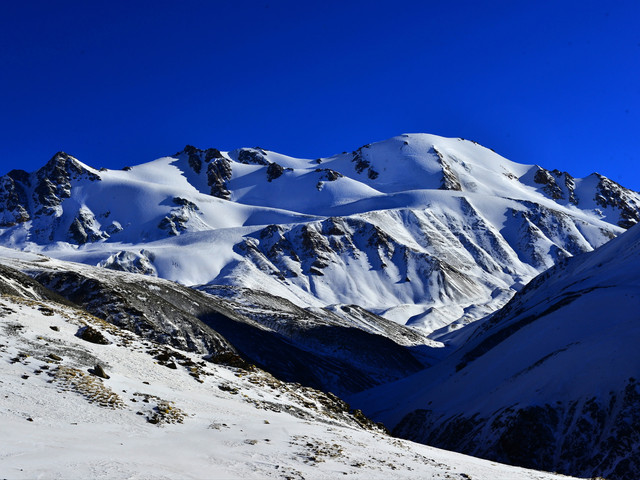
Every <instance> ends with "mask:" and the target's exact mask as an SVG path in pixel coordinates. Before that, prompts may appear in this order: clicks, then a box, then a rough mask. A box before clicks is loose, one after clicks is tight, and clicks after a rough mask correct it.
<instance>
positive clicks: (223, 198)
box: [0, 134, 640, 339]
mask: <svg viewBox="0 0 640 480" xmlns="http://www.w3.org/2000/svg"><path fill="white" fill-rule="evenodd" d="M639 212H640V196H639V195H638V194H637V193H635V192H632V191H629V190H627V189H625V188H623V187H621V186H620V185H618V184H615V183H614V182H611V181H610V180H608V179H606V178H605V177H602V176H600V175H598V174H593V175H591V176H589V177H587V178H585V179H578V178H573V177H571V175H569V174H568V173H566V172H559V171H557V170H552V171H548V170H545V169H542V168H541V167H538V166H535V165H521V164H518V163H515V162H512V161H510V160H507V159H505V158H503V157H501V156H500V155H498V154H496V153H495V152H493V151H491V150H489V149H486V148H484V147H482V146H480V145H477V144H475V143H473V142H469V141H465V140H462V139H450V138H442V137H437V136H433V135H426V134H410V135H409V134H407V135H401V136H398V137H394V138H391V139H389V140H385V141H383V142H378V143H374V144H370V145H366V146H364V147H361V148H359V149H357V150H355V151H353V152H349V153H343V154H339V155H335V156H332V157H329V158H319V159H314V160H311V159H297V158H292V157H288V156H285V155H282V154H278V153H275V152H271V151H267V150H264V149H261V148H241V149H238V150H234V151H231V152H220V151H218V150H216V149H207V150H199V149H197V148H195V147H190V146H188V147H186V148H185V149H184V150H183V151H181V152H178V153H177V154H176V155H174V156H171V157H164V158H160V159H158V160H155V161H153V162H149V163H146V164H142V165H138V166H133V167H130V168H129V167H127V168H125V169H124V170H122V171H113V170H104V169H101V170H95V169H93V168H91V167H88V166H87V165H84V164H82V163H81V162H79V161H78V160H77V159H75V158H73V157H71V156H69V155H67V154H64V153H59V154H57V155H56V156H54V157H53V158H52V159H51V160H50V161H49V162H48V163H47V164H46V165H45V166H44V167H43V168H42V169H40V170H38V171H37V172H33V173H31V174H29V173H27V172H22V171H12V172H10V173H9V174H7V175H6V176H4V177H2V178H1V179H0V243H1V244H2V245H4V246H8V247H12V248H19V249H23V250H30V251H35V252H44V253H46V254H47V255H50V256H53V257H56V258H60V259H65V260H72V261H77V262H83V263H88V264H93V265H101V266H105V267H109V268H115V269H120V270H128V271H135V272H139V273H145V274H149V275H157V276H160V277H163V278H167V279H170V280H174V281H178V282H180V283H182V284H186V285H205V284H213V285H216V284H225V285H234V286H239V287H248V288H253V289H261V290H264V291H269V292H272V293H274V294H276V295H278V296H281V297H284V298H287V299H289V300H290V301H292V302H294V303H296V304H298V305H301V306H308V307H315V308H318V307H327V306H333V305H336V306H337V307H339V306H340V305H345V304H346V305H349V304H357V305H360V306H362V307H364V308H367V309H369V310H371V311H373V312H374V313H377V314H380V315H383V316H385V317H386V318H388V319H391V320H394V321H396V322H398V323H401V324H409V325H411V326H413V327H415V328H420V329H422V330H423V331H424V332H427V333H433V337H434V338H436V339H437V338H439V337H440V336H442V335H443V334H446V333H447V332H448V331H450V330H454V329H456V328H459V327H460V326H461V325H465V324H467V323H469V322H472V321H474V320H477V319H479V318H482V317H484V316H485V315H486V314H488V313H491V312H493V311H495V310H496V309H497V308H499V307H501V306H502V305H504V304H505V303H506V301H508V299H509V298H510V297H511V296H512V295H513V293H514V292H515V291H517V290H518V289H519V288H521V287H522V285H524V284H526V283H527V282H528V281H529V280H530V279H531V278H533V277H534V276H535V275H537V274H538V273H540V272H542V271H544V270H545V269H546V268H549V267H550V266H552V265H553V264H555V263H556V262H557V261H559V260H561V259H563V258H565V257H567V256H571V255H575V254H578V253H582V252H585V251H590V250H592V249H593V248H596V247H598V246H600V245H602V244H604V243H605V242H607V241H608V240H610V239H611V238H613V237H615V236H616V235H618V234H619V233H621V232H622V231H624V228H627V227H629V226H631V225H633V224H635V223H636V222H637V221H638V220H639V219H640V213H639ZM332 308H334V307H332Z"/></svg>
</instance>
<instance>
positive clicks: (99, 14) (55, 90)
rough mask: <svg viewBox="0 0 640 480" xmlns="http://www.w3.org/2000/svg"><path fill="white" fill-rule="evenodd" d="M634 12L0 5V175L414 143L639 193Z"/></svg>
mask: <svg viewBox="0 0 640 480" xmlns="http://www.w3.org/2000/svg"><path fill="white" fill-rule="evenodd" d="M639 25H640V2H638V1H637V0H633V1H615V2H604V1H598V2H594V1H588V0H587V1H571V2H569V1H562V0H559V1H544V0H538V1H535V2H533V1H532V2H527V1H488V2H477V1H460V2H455V1H452V0H449V1H416V2H408V1H401V0H398V1H390V2H376V1H368V2H350V1H328V0H325V1H323V2H306V1H301V0H297V1H291V2H289V1H287V2H278V1H272V0H266V1H261V2H252V1H241V0H234V1H226V0H225V1H222V0H220V1H210V2H208V1H185V0H182V1H180V2H178V1H172V2H168V1H161V0H154V1H127V2H124V1H113V0H112V1H109V2H107V1H97V0H96V1H64V0H56V1H50V0H47V1H24V2H8V1H6V2H1V5H0V61H1V62H2V63H1V67H2V73H1V74H0V86H1V88H2V101H1V103H0V148H1V151H2V155H1V157H0V158H1V160H0V174H4V173H6V172H7V171H8V170H10V169H12V168H23V169H25V170H29V171H31V170H35V169H36V168H38V167H39V166H41V165H42V164H44V163H45V162H46V161H47V160H48V159H49V158H50V157H51V156H52V155H53V154H54V153H55V152H56V151H58V150H64V151H66V152H68V153H70V154H72V155H74V156H76V157H78V158H79V159H80V160H81V161H83V162H85V163H88V164H90V165H93V166H95V167H102V166H104V167H109V168H121V167H123V166H125V165H132V164H137V163H142V162H145V161H150V160H153V159H155V158H157V157H160V156H164V155H168V154H172V153H175V152H176V151H178V150H180V149H182V147H183V146H184V145H185V144H187V143H189V144H193V145H196V146H198V147H201V148H206V147H217V148H219V149H221V150H229V149H233V148H237V147H242V146H257V145H259V146H261V147H264V148H268V149H271V150H276V151H279V152H281V153H286V154H289V155H293V156H301V157H311V158H315V157H319V156H328V155H331V154H334V153H339V152H341V151H343V150H353V149H355V148H357V147H359V146H361V145H363V144H365V143H369V142H373V141H378V140H383V139H385V138H388V137H391V136H394V135H398V134H401V133H409V132H426V133H434V134H438V135H444V136H452V137H464V138H468V139H472V140H476V141H478V142H479V143H481V144H483V145H485V146H487V147H491V148H493V149H494V150H496V151H497V152H498V153H500V154H502V155H504V156H506V157H508V158H510V159H512V160H514V161H517V162H521V163H538V164H540V165H543V166H545V167H548V168H559V169H561V170H567V171H569V172H571V173H572V174H574V175H576V176H584V175H587V174H589V173H590V172H592V171H599V172H600V173H603V174H605V175H607V176H610V177H611V178H613V179H614V180H617V181H619V182H621V183H622V184H623V185H625V186H628V187H630V188H633V189H636V190H640V167H639V166H638V164H639V161H640V155H639V152H640V28H639V27H638V26H639Z"/></svg>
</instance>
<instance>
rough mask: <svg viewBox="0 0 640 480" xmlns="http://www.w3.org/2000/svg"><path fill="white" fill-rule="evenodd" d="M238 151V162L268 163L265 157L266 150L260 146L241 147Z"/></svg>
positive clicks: (251, 163)
mask: <svg viewBox="0 0 640 480" xmlns="http://www.w3.org/2000/svg"><path fill="white" fill-rule="evenodd" d="M237 152H238V162H240V163H245V164H247V165H265V166H266V165H269V160H267V159H266V158H265V155H266V152H265V151H264V150H262V149H261V148H241V149H240V150H238V151H237Z"/></svg>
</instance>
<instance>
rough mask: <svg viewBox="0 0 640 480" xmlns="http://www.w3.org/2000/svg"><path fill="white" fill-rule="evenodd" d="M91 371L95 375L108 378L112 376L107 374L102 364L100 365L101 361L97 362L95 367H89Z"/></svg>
mask: <svg viewBox="0 0 640 480" xmlns="http://www.w3.org/2000/svg"><path fill="white" fill-rule="evenodd" d="M89 373H90V374H91V375H95V376H96V377H100V378H104V379H107V380H108V379H109V378H111V377H110V376H109V375H107V373H106V372H105V371H104V369H103V368H102V365H100V364H99V363H98V364H96V366H95V367H94V368H90V369H89Z"/></svg>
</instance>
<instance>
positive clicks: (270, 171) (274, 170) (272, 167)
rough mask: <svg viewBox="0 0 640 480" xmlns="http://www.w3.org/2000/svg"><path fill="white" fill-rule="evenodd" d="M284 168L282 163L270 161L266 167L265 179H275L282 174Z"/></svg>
mask: <svg viewBox="0 0 640 480" xmlns="http://www.w3.org/2000/svg"><path fill="white" fill-rule="evenodd" d="M284 170H285V169H284V167H283V166H282V165H279V164H277V163H270V164H269V166H268V167H267V181H268V182H271V181H272V180H275V179H276V178H278V177H280V176H282V174H283V173H284Z"/></svg>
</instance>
